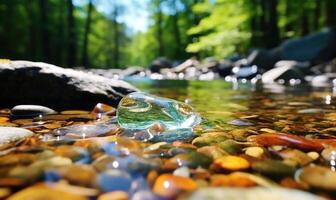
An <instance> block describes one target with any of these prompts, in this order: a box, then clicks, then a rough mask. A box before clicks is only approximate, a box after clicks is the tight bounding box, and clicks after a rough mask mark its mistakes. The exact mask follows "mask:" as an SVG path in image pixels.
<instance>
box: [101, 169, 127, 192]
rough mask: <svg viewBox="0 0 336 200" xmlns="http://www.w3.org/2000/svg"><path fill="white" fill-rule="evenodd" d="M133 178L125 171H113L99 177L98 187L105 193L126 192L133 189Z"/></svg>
mask: <svg viewBox="0 0 336 200" xmlns="http://www.w3.org/2000/svg"><path fill="white" fill-rule="evenodd" d="M131 184H132V178H131V176H130V175H129V174H128V173H127V172H124V171H121V170H117V169H111V170H107V171H105V172H103V173H101V174H100V175H99V176H98V185H99V187H100V188H101V189H102V190H103V191H104V192H112V191H118V190H120V191H125V192H128V191H129V189H130V188H131Z"/></svg>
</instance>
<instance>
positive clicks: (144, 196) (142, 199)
mask: <svg viewBox="0 0 336 200" xmlns="http://www.w3.org/2000/svg"><path fill="white" fill-rule="evenodd" d="M157 199H158V198H157V196H155V195H154V194H153V193H152V192H151V191H150V190H140V191H138V192H136V193H135V194H134V195H133V196H132V198H131V200H157Z"/></svg>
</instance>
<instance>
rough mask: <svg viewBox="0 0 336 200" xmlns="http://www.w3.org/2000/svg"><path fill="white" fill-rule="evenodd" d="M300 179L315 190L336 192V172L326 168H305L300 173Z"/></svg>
mask: <svg viewBox="0 0 336 200" xmlns="http://www.w3.org/2000/svg"><path fill="white" fill-rule="evenodd" d="M299 179H300V181H302V182H304V183H307V184H308V185H309V186H311V187H314V188H320V189H325V190H336V172H334V171H332V170H331V169H329V168H326V167H321V166H308V167H305V168H303V170H302V172H301V173H300V175H299Z"/></svg>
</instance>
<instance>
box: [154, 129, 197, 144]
mask: <svg viewBox="0 0 336 200" xmlns="http://www.w3.org/2000/svg"><path fill="white" fill-rule="evenodd" d="M194 136H195V134H194V132H193V131H192V130H191V129H190V128H181V129H176V130H170V131H165V132H162V133H160V134H157V135H154V136H153V137H152V138H151V139H149V141H151V142H167V143H173V142H175V141H189V140H191V139H192V138H193V137H194Z"/></svg>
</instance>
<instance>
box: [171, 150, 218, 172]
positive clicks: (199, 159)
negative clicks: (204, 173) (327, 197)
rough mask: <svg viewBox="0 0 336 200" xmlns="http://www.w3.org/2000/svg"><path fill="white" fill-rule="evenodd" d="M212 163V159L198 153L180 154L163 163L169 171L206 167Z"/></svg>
mask: <svg viewBox="0 0 336 200" xmlns="http://www.w3.org/2000/svg"><path fill="white" fill-rule="evenodd" d="M211 162H212V159H211V158H209V157H208V156H206V155H204V154H201V153H198V152H190V153H181V154H178V155H176V156H174V157H172V158H170V159H169V160H167V161H166V162H165V167H167V168H169V169H176V168H178V167H182V166H187V167H190V168H197V167H204V168H206V167H208V166H209V165H210V164H211Z"/></svg>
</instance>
